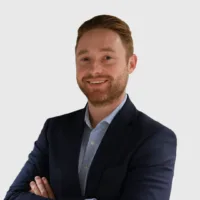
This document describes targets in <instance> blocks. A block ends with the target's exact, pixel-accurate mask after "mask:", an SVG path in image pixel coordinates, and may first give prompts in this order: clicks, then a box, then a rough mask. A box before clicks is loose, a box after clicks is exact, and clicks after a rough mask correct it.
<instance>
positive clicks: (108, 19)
mask: <svg viewBox="0 0 200 200" xmlns="http://www.w3.org/2000/svg"><path fill="white" fill-rule="evenodd" d="M95 28H105V29H110V30H112V31H114V32H116V33H117V34H118V35H119V36H120V38H121V40H122V43H123V45H124V47H125V49H126V54H127V57H128V58H129V57H130V56H132V54H133V53H134V46H133V39H132V36H131V30H130V28H129V26H128V24H127V23H126V22H125V21H123V20H122V19H120V18H118V17H116V16H112V15H97V16H95V17H93V18H91V19H89V20H87V21H85V22H84V23H83V24H82V25H81V26H80V27H79V28H78V36H77V40H76V47H75V49H76V48H77V46H78V42H79V40H80V38H81V37H82V36H83V35H84V33H86V32H87V31H90V30H92V29H95Z"/></svg>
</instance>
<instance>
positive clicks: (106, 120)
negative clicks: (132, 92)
mask: <svg viewBox="0 0 200 200" xmlns="http://www.w3.org/2000/svg"><path fill="white" fill-rule="evenodd" d="M126 99H127V94H126V95H125V97H124V99H123V101H122V102H121V103H120V105H119V106H117V108H115V110H113V111H112V112H111V113H110V114H109V115H108V116H107V117H105V118H104V119H103V120H101V122H99V124H100V123H102V122H106V123H107V124H108V125H110V123H111V122H112V120H113V118H114V117H115V115H116V114H117V113H118V111H119V110H120V109H121V108H122V107H123V105H124V104H125V102H126ZM85 123H86V124H87V126H88V127H89V128H91V129H92V126H91V123H90V119H89V110H88V105H87V107H86V112H85Z"/></svg>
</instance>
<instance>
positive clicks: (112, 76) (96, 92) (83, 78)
mask: <svg viewBox="0 0 200 200" xmlns="http://www.w3.org/2000/svg"><path fill="white" fill-rule="evenodd" d="M126 55H127V52H126V48H125V46H124V44H123V43H122V40H121V38H120V36H119V35H118V34H117V33H116V32H114V31H112V30H109V29H101V28H98V29H93V30H90V31H88V32H86V33H85V34H84V35H83V36H82V37H81V38H80V40H79V43H78V45H77V49H76V79H77V83H78V85H79V88H80V89H81V91H82V92H83V93H84V94H85V96H86V97H87V99H88V106H89V114H90V120H91V124H92V126H93V127H95V126H96V125H97V124H98V123H99V122H100V121H101V120H102V119H104V118H105V117H106V116H107V115H109V113H111V112H112V111H113V110H114V109H115V108H116V107H117V106H118V105H119V104H120V103H121V102H122V100H123V98H124V96H125V89H126V85H127V82H128V77H129V74H131V73H132V72H133V70H134V69H135V67H136V63H137V56H136V55H135V54H133V55H132V56H130V57H129V58H128V59H127V56H126ZM88 81H106V82H105V83H102V84H91V83H89V82H88Z"/></svg>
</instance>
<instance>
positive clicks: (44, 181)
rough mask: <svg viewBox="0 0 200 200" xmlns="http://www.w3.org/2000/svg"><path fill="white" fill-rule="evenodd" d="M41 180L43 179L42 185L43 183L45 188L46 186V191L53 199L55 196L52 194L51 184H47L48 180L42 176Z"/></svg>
mask: <svg viewBox="0 0 200 200" xmlns="http://www.w3.org/2000/svg"><path fill="white" fill-rule="evenodd" d="M42 181H43V183H44V185H45V188H46V190H47V193H48V196H49V198H51V199H55V196H54V194H53V191H52V189H51V186H50V185H49V182H48V180H47V179H46V178H45V177H43V178H42Z"/></svg>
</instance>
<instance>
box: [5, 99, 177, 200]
mask: <svg viewBox="0 0 200 200" xmlns="http://www.w3.org/2000/svg"><path fill="white" fill-rule="evenodd" d="M85 109H86V107H85V108H83V109H81V110H78V111H75V112H72V113H68V114H64V115H60V116H56V117H52V118H48V119H47V120H46V122H45V124H44V127H43V129H42V131H41V133H40V134H39V137H38V139H37V141H36V142H35V143H34V148H33V150H32V152H31V153H30V154H29V156H28V160H27V162H26V163H25V165H24V166H23V168H22V169H21V171H20V173H19V174H18V176H17V177H16V179H15V180H14V182H13V183H12V185H11V186H10V188H9V190H8V191H7V194H6V197H5V200H44V199H46V198H43V197H40V196H36V195H35V194H32V193H30V192H29V190H30V187H29V183H30V182H31V181H32V180H34V177H35V176H37V175H38V176H45V177H47V179H48V180H49V182H50V185H51V187H52V189H53V192H54V195H55V197H56V200H84V199H86V198H97V199H98V200H169V198H170V193H171V186H172V180H173V176H174V166H175V160H176V146H177V139H176V136H175V134H174V132H173V131H172V130H171V129H169V128H167V127H166V126H164V125H162V124H161V123H159V122H157V121H155V120H153V119H152V118H150V117H149V116H147V115H146V114H144V113H142V112H141V111H139V110H137V109H136V107H135V106H134V105H133V103H132V102H131V100H130V99H129V97H128V98H127V100H126V103H125V104H124V106H123V107H122V109H121V110H120V111H119V113H118V114H117V115H116V116H115V118H114V119H113V121H112V122H111V124H110V126H109V128H108V130H107V132H106V134H105V136H104V138H103V140H102V142H101V144H100V146H99V148H98V150H97V153H96V155H95V157H94V160H93V162H92V164H91V168H90V171H89V174H88V180H87V186H86V193H85V196H82V195H81V189H80V183H79V176H78V160H79V152H80V147H81V140H82V135H83V130H84V114H85Z"/></svg>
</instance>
